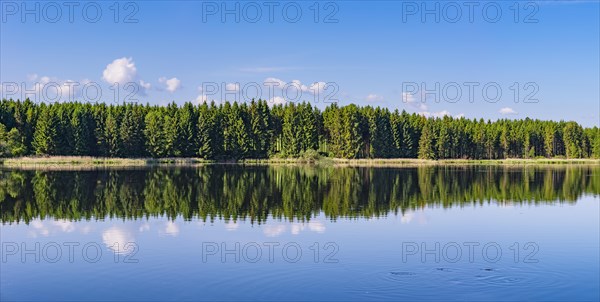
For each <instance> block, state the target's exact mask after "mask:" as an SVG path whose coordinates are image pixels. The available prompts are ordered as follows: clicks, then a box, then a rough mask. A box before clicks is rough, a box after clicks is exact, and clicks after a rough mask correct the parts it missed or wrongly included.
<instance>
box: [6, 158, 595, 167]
mask: <svg viewBox="0 0 600 302" xmlns="http://www.w3.org/2000/svg"><path fill="white" fill-rule="evenodd" d="M0 163H1V166H3V167H8V168H49V167H58V168H66V169H68V168H70V167H73V168H86V167H88V168H94V167H144V166H178V165H181V166H193V165H204V164H243V165H269V164H277V165H300V164H311V165H327V166H365V167H366V166H373V167H414V166H430V165H600V159H563V158H554V159H553V158H543V159H501V160H468V159H446V160H424V159H413V158H395V159H341V158H323V157H322V158H271V159H246V160H240V161H237V162H233V161H227V162H218V161H207V160H203V159H200V158H103V157H78V156H50V157H19V158H5V159H0Z"/></svg>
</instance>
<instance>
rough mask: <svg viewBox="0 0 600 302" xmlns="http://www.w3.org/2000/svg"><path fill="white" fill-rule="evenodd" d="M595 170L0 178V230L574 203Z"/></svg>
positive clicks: (12, 173)
mask: <svg viewBox="0 0 600 302" xmlns="http://www.w3.org/2000/svg"><path fill="white" fill-rule="evenodd" d="M599 170H600V167H598V166H589V165H569V166H567V165H563V166H542V167H540V166H526V167H509V166H460V167H459V166H445V167H431V166H423V167H418V168H403V169H379V168H334V167H298V166H245V167H241V166H235V165H204V166H201V167H196V168H167V169H165V168H152V169H121V170H114V169H111V170H102V169H101V170H97V169H96V170H90V171H42V170H30V171H24V170H0V221H1V222H2V223H14V222H20V221H23V222H26V223H28V222H31V221H32V220H33V219H36V218H41V219H45V218H48V219H50V218H53V219H75V220H80V219H100V220H102V219H105V218H107V217H120V218H147V217H149V216H158V215H161V216H162V215H164V216H167V217H169V218H171V219H174V218H176V217H183V218H184V219H186V220H191V219H193V218H200V219H202V220H204V221H207V220H210V221H213V220H218V219H221V218H223V219H226V220H227V219H233V220H238V219H244V220H245V219H248V220H250V221H252V222H258V223H262V222H264V221H266V220H267V219H268V218H269V217H275V218H283V219H288V220H309V219H310V218H312V217H314V216H316V215H320V213H321V212H323V213H324V214H325V215H326V216H327V217H329V218H331V219H335V218H337V217H375V216H386V215H388V214H390V213H400V212H402V213H404V212H405V211H407V210H414V209H420V208H425V207H448V208H450V207H462V206H472V205H476V206H478V205H485V204H501V205H502V204H508V205H512V204H542V203H550V204H554V203H563V202H567V203H575V202H577V200H578V199H580V198H581V196H582V195H583V194H591V195H593V196H598V194H600V171H599Z"/></svg>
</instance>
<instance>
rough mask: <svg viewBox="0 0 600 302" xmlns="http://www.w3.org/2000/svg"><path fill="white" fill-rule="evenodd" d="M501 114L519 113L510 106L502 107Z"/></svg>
mask: <svg viewBox="0 0 600 302" xmlns="http://www.w3.org/2000/svg"><path fill="white" fill-rule="evenodd" d="M498 112H500V114H503V115H514V114H518V112H516V111H515V110H514V109H512V108H510V107H504V108H502V109H500V111H498Z"/></svg>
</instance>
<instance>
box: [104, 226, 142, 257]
mask: <svg viewBox="0 0 600 302" xmlns="http://www.w3.org/2000/svg"><path fill="white" fill-rule="evenodd" d="M102 241H103V242H104V244H105V245H106V247H107V248H109V249H110V250H112V251H113V252H114V253H116V254H129V253H131V252H133V251H134V248H133V246H131V244H135V238H134V237H133V235H131V233H130V232H129V231H128V230H126V229H124V228H119V227H111V228H109V229H106V230H105V231H104V232H102ZM128 243H131V244H129V245H128Z"/></svg>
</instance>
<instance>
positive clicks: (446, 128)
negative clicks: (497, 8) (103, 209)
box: [0, 100, 600, 160]
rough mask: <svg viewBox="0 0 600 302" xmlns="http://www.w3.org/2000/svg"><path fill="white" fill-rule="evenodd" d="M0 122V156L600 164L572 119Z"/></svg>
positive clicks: (72, 117)
mask: <svg viewBox="0 0 600 302" xmlns="http://www.w3.org/2000/svg"><path fill="white" fill-rule="evenodd" d="M0 123H2V124H3V125H4V129H3V134H2V135H3V139H2V141H0V148H1V150H0V152H1V153H0V154H2V156H17V155H31V154H37V155H80V156H107V157H143V156H152V157H201V158H204V159H214V160H237V159H244V158H268V157H271V156H279V157H302V156H303V155H305V154H306V153H307V152H308V151H310V150H315V151H317V153H320V154H324V155H327V156H332V157H339V158H398V157H400V158H417V157H419V158H423V159H453V158H462V159H500V158H538V157H567V158H588V157H595V158H600V134H599V130H598V128H597V127H594V128H587V129H584V128H583V127H582V126H581V125H579V124H577V123H575V122H563V121H560V122H553V121H540V120H532V119H529V118H526V119H524V120H498V121H495V122H491V121H485V120H483V119H479V120H475V119H474V120H469V119H466V118H452V117H449V116H446V117H443V118H426V117H424V116H421V115H418V114H415V113H413V114H409V113H407V112H406V111H402V112H399V111H398V110H396V111H394V112H390V111H389V110H387V109H385V108H379V107H376V108H374V107H371V106H366V107H358V106H356V105H347V106H343V107H339V106H338V105H337V104H331V105H330V106H327V107H326V108H325V109H324V111H321V110H319V109H318V108H316V107H314V106H312V105H310V104H308V103H299V104H295V103H286V104H285V105H281V104H278V105H273V106H269V104H267V102H266V101H263V100H258V101H254V100H253V101H252V102H250V103H249V104H238V103H229V102H224V103H223V104H220V105H218V106H217V105H215V104H214V103H211V104H210V105H209V104H206V103H203V104H200V105H193V104H191V103H185V104H184V105H183V106H177V105H176V104H175V103H171V104H169V105H167V106H163V107H161V106H149V105H140V104H123V105H116V106H115V105H110V106H108V105H106V104H93V105H92V104H82V103H76V102H75V103H60V104H52V105H46V104H41V105H37V104H34V103H32V102H31V101H29V100H25V101H24V102H21V101H13V100H2V102H0ZM13 129H14V130H13ZM9 133H10V136H9ZM9 138H10V141H9ZM311 152H312V151H311ZM311 152H308V153H311Z"/></svg>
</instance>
